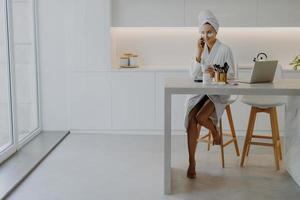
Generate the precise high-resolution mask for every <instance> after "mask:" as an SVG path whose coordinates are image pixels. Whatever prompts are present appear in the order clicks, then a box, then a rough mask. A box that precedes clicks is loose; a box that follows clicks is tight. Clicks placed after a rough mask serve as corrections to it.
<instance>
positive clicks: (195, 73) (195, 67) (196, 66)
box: [190, 58, 203, 79]
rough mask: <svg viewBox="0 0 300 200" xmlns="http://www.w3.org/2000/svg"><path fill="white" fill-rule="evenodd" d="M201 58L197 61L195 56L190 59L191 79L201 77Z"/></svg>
mask: <svg viewBox="0 0 300 200" xmlns="http://www.w3.org/2000/svg"><path fill="white" fill-rule="evenodd" d="M202 65H203V63H202V59H201V62H200V63H199V62H198V61H197V60H196V58H193V60H192V66H191V68H190V75H191V77H192V78H193V79H202Z"/></svg>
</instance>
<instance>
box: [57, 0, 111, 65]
mask: <svg viewBox="0 0 300 200" xmlns="http://www.w3.org/2000/svg"><path fill="white" fill-rule="evenodd" d="M65 4H67V9H66V10H65V18H64V19H62V20H64V25H65V26H64V27H63V29H62V30H57V31H59V32H61V35H62V36H64V37H65V40H64V42H65V46H66V49H68V51H65V52H64V53H65V54H66V55H65V57H66V63H67V65H68V67H69V68H70V69H71V70H73V71H105V70H109V69H111V59H110V58H111V55H110V54H111V51H110V42H111V40H110V26H111V24H110V0H88V1H86V0H77V1H76V3H74V2H73V1H70V0H69V1H67V2H65Z"/></svg>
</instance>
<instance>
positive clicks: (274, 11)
mask: <svg viewBox="0 0 300 200" xmlns="http://www.w3.org/2000/svg"><path fill="white" fill-rule="evenodd" d="M257 7H258V10H257V26H262V27H281V26H282V27H289V26H291V27H299V26H300V14H299V10H300V1H299V0H258V6H257Z"/></svg>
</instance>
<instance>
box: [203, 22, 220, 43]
mask: <svg viewBox="0 0 300 200" xmlns="http://www.w3.org/2000/svg"><path fill="white" fill-rule="evenodd" d="M200 34H201V37H202V38H203V39H204V41H205V43H211V42H213V41H215V40H216V36H217V32H216V31H215V29H214V27H213V26H212V25H210V24H204V25H203V26H202V29H201V33H200Z"/></svg>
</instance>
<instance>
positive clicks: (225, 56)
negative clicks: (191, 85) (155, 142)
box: [185, 10, 235, 178]
mask: <svg viewBox="0 0 300 200" xmlns="http://www.w3.org/2000/svg"><path fill="white" fill-rule="evenodd" d="M218 29H219V23H218V20H217V18H216V17H215V16H214V15H213V13H212V12H211V11H209V10H204V11H202V12H201V13H200V14H199V32H200V35H201V37H200V39H199V40H198V44H197V47H198V48H197V55H196V57H195V58H194V60H193V63H192V66H191V69H190V74H191V76H192V78H194V79H197V78H202V74H203V72H208V73H210V75H211V76H212V77H213V76H214V69H213V65H214V64H219V65H221V66H223V65H224V63H225V62H227V64H228V65H229V70H228V79H231V78H234V74H235V72H234V60H233V54H232V51H231V49H230V48H229V47H228V46H226V45H225V44H223V43H221V42H220V41H219V40H218V39H217V33H218ZM229 98H230V96H228V95H196V96H192V97H190V98H188V99H187V102H186V116H185V127H186V131H187V140H188V151H189V167H188V170H187V177H189V178H195V177H196V171H195V167H196V161H195V152H196V148H197V139H198V137H199V132H200V130H201V127H202V126H204V127H205V128H207V129H209V130H210V131H211V133H212V136H213V144H217V145H219V144H220V143H221V141H220V135H219V132H218V130H217V124H218V121H219V119H220V118H221V116H222V114H223V112H224V110H225V107H226V104H227V101H228V99H229Z"/></svg>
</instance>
